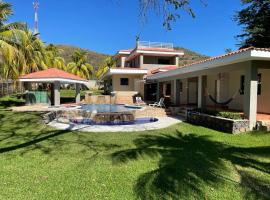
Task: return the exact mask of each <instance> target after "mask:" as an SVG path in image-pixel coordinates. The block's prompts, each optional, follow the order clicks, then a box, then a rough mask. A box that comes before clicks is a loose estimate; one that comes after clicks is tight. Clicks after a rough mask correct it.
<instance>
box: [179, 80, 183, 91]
mask: <svg viewBox="0 0 270 200" xmlns="http://www.w3.org/2000/svg"><path fill="white" fill-rule="evenodd" d="M179 92H180V93H182V92H183V82H182V81H179Z"/></svg>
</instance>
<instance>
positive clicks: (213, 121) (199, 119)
mask: <svg viewBox="0 0 270 200" xmlns="http://www.w3.org/2000/svg"><path fill="white" fill-rule="evenodd" d="M187 122H189V123H191V124H196V125H200V126H204V127H207V128H211V129H214V130H218V131H222V132H226V133H233V134H235V133H242V132H247V131H249V121H248V120H232V119H226V118H221V117H216V116H212V115H207V114H202V113H198V112H193V111H189V112H188V113H187Z"/></svg>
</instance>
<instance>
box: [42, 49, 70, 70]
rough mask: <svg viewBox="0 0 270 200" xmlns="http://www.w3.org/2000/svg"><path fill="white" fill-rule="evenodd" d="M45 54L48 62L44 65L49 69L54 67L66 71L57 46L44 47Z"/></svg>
mask: <svg viewBox="0 0 270 200" xmlns="http://www.w3.org/2000/svg"><path fill="white" fill-rule="evenodd" d="M46 54H47V57H48V62H47V63H46V64H47V66H48V67H49V68H50V67H54V68H58V69H61V70H64V71H67V67H66V64H65V59H64V58H62V57H61V56H60V50H59V48H58V47H57V46H55V45H53V44H49V45H48V46H47V47H46Z"/></svg>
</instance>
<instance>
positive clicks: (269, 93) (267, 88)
mask: <svg viewBox="0 0 270 200" xmlns="http://www.w3.org/2000/svg"><path fill="white" fill-rule="evenodd" d="M269 68H270V67H269ZM259 73H261V74H262V78H261V81H262V86H261V95H258V103H257V104H258V112H261V113H270V69H259Z"/></svg>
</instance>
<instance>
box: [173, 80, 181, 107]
mask: <svg viewBox="0 0 270 200" xmlns="http://www.w3.org/2000/svg"><path fill="white" fill-rule="evenodd" d="M172 83H173V103H174V104H175V105H176V103H177V102H176V95H179V94H177V93H176V79H175V80H173V81H172Z"/></svg>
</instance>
